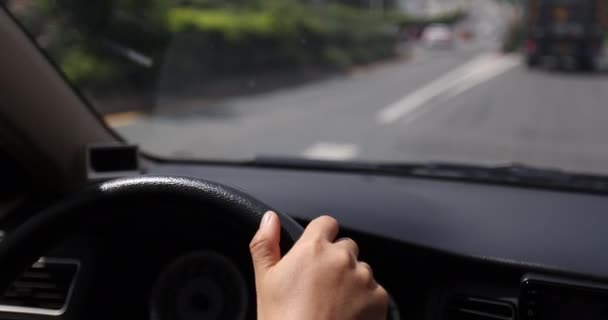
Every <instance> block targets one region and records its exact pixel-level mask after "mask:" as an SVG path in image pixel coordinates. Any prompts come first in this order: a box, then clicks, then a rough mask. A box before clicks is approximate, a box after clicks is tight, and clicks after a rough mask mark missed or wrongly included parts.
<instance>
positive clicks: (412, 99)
mask: <svg viewBox="0 0 608 320" xmlns="http://www.w3.org/2000/svg"><path fill="white" fill-rule="evenodd" d="M519 64H520V62H519V60H518V59H515V58H513V57H511V56H503V55H499V54H482V55H479V56H477V57H475V58H473V59H472V60H470V61H469V62H466V63H465V64H463V65H461V66H460V67H457V68H456V69H454V70H452V71H450V72H448V73H447V74H445V75H444V76H442V77H440V78H439V79H437V80H434V81H432V82H430V83H429V84H427V85H425V86H423V87H421V88H420V89H418V90H416V91H414V92H413V93H410V94H408V95H406V96H404V97H403V98H401V99H400V100H399V101H397V102H395V103H393V104H391V105H389V106H388V107H385V108H384V109H382V110H380V111H379V112H378V114H377V116H376V120H377V122H378V123H380V124H382V125H389V124H392V123H394V122H396V121H397V120H399V119H401V118H403V117H405V116H406V115H408V114H411V113H414V112H415V111H417V109H419V108H420V107H422V106H424V105H425V104H427V103H428V102H430V101H431V100H433V99H435V98H437V97H439V96H441V95H444V94H446V93H452V94H454V93H462V92H464V91H466V90H468V89H471V88H473V87H475V86H477V85H479V84H481V83H482V82H484V81H486V80H489V79H491V78H494V77H496V76H498V75H500V74H502V73H504V72H506V71H507V70H509V69H511V68H513V67H515V66H517V65H519ZM455 88H458V89H455Z"/></svg>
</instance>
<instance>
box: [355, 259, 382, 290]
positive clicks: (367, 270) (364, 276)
mask: <svg viewBox="0 0 608 320" xmlns="http://www.w3.org/2000/svg"><path fill="white" fill-rule="evenodd" d="M357 275H358V276H359V279H361V281H362V282H363V284H365V285H366V286H368V287H370V288H376V287H378V283H377V282H376V279H375V278H374V271H373V270H372V267H371V266H370V265H369V264H367V263H365V262H362V261H359V262H357Z"/></svg>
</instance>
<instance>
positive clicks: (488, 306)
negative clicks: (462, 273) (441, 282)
mask: <svg viewBox="0 0 608 320" xmlns="http://www.w3.org/2000/svg"><path fill="white" fill-rule="evenodd" d="M443 319H444V320H513V319H515V309H514V307H513V305H512V304H510V303H508V302H504V301H499V300H492V299H485V298H476V297H467V296H455V297H452V298H451V299H450V300H449V301H448V304H447V306H446V309H445V311H444V317H443Z"/></svg>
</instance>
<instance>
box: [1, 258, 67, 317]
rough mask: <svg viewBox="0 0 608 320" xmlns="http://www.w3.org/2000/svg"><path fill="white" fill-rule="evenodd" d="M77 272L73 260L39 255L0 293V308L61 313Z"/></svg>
mask: <svg viewBox="0 0 608 320" xmlns="http://www.w3.org/2000/svg"><path fill="white" fill-rule="evenodd" d="M77 272H78V262H77V261H73V260H64V259H50V258H49V259H45V258H42V259H40V260H39V261H38V262H36V263H35V264H34V265H32V266H31V267H29V268H28V269H27V270H26V271H25V272H24V273H23V274H22V275H21V277H19V278H18V279H17V280H16V281H15V282H14V283H13V284H12V285H11V287H10V288H9V289H8V290H7V291H6V293H5V294H4V295H3V296H2V297H0V312H14V313H26V314H44V315H61V314H63V312H64V311H65V308H66V306H67V303H68V300H69V298H70V294H71V291H72V287H73V284H74V280H75V277H76V273H77Z"/></svg>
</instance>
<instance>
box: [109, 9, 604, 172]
mask: <svg viewBox="0 0 608 320" xmlns="http://www.w3.org/2000/svg"><path fill="white" fill-rule="evenodd" d="M485 3H490V2H488V1H486V2H485ZM478 10H479V11H478V12H476V13H475V14H474V15H473V17H472V20H471V21H470V22H471V23H473V24H474V25H475V26H476V28H477V30H478V36H477V37H476V39H475V40H473V41H470V42H465V41H460V42H459V43H457V45H456V46H455V47H454V48H453V49H450V50H432V49H426V48H423V47H421V46H417V47H415V48H414V50H413V55H412V57H411V58H407V59H406V58H402V59H397V60H394V61H390V62H385V63H382V64H377V65H374V66H369V67H365V68H358V69H355V70H353V71H352V72H350V73H348V74H345V75H340V76H335V77H332V78H329V79H324V80H322V81H316V82H312V83H307V84H300V85H298V86H295V87H289V88H284V89H281V90H276V91H272V92H268V93H263V94H257V95H252V96H246V97H239V98H232V99H224V100H222V101H216V102H213V103H209V102H208V101H206V102H205V103H204V104H203V103H202V98H200V99H201V102H200V104H201V107H199V108H196V107H195V108H177V109H179V110H181V111H180V112H176V113H174V114H166V113H164V114H162V115H156V116H151V117H143V118H137V119H136V120H134V121H128V122H126V123H122V124H120V125H119V126H117V130H118V131H119V132H120V133H121V134H123V135H124V136H126V137H127V138H128V139H129V140H131V141H134V142H137V143H139V144H140V145H141V147H142V148H143V149H145V150H150V151H152V152H153V153H156V154H159V155H163V156H169V157H175V156H177V157H182V158H184V157H186V158H204V159H235V160H238V159H251V158H254V157H256V156H288V157H306V158H315V159H329V160H369V161H391V162H410V161H442V162H461V163H475V164H496V163H511V162H518V163H525V164H530V165H537V166H543V167H558V168H564V169H567V170H575V171H583V172H602V173H608V142H607V139H606V137H607V136H608V125H607V124H606V122H607V120H608V73H604V72H598V73H578V72H574V71H555V70H546V69H541V70H528V69H527V68H526V67H525V66H524V65H523V64H522V61H521V57H520V56H519V55H506V56H505V55H501V54H499V53H498V51H497V44H498V40H497V39H498V38H499V35H500V32H501V30H502V28H503V27H504V24H502V22H500V21H499V19H497V17H498V15H500V13H501V12H500V10H499V9H497V8H496V7H492V6H489V7H488V6H484V7H481V9H478ZM253 79H254V78H253ZM197 99H199V98H197V97H190V98H188V99H186V100H171V99H166V100H165V101H164V103H167V104H187V105H191V106H192V105H193V106H196V105H197V103H198V101H199V100H197ZM203 105H204V106H203ZM185 110H188V111H185Z"/></svg>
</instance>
